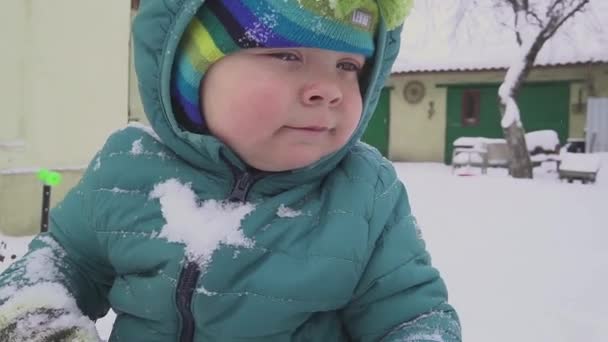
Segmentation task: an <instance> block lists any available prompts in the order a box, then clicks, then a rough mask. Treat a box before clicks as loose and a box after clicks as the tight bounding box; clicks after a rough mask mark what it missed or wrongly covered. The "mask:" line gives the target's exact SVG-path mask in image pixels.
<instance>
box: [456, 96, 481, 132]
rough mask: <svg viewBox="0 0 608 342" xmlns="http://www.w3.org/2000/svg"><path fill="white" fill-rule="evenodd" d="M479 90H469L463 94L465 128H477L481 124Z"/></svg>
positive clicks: (463, 123) (462, 118) (462, 114)
mask: <svg viewBox="0 0 608 342" xmlns="http://www.w3.org/2000/svg"><path fill="white" fill-rule="evenodd" d="M480 98H481V96H480V92H479V90H473V89H467V90H465V91H464V92H463V93H462V112H461V120H462V125H463V126H476V125H478V124H479V103H480Z"/></svg>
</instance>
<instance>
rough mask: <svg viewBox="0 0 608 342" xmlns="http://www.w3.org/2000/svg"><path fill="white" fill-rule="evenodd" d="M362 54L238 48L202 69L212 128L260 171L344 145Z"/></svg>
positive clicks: (357, 109)
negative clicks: (208, 67)
mask: <svg viewBox="0 0 608 342" xmlns="http://www.w3.org/2000/svg"><path fill="white" fill-rule="evenodd" d="M364 63H365V59H364V57H363V55H357V54H349V53H340V52H335V51H330V50H321V49H310V48H285V49H244V50H241V51H239V52H237V53H234V54H231V55H228V56H226V57H224V58H222V59H220V60H219V61H218V62H216V63H215V64H213V65H212V66H211V68H210V69H209V70H208V71H207V73H206V75H205V77H204V80H203V84H202V87H201V97H202V99H203V100H202V102H203V103H202V106H203V112H204V113H205V114H204V115H205V121H206V122H207V125H208V127H209V130H210V131H211V133H212V134H213V135H214V136H216V137H218V138H219V139H220V140H222V141H223V142H224V143H226V144H227V145H228V146H230V147H231V148H232V149H233V150H234V151H235V152H236V153H237V154H238V155H239V156H240V157H241V158H242V159H243V160H244V161H245V162H246V163H247V164H249V165H250V166H253V167H255V168H257V169H260V170H265V171H285V170H291V169H297V168H301V167H304V166H307V165H310V164H312V163H314V162H316V161H318V160H319V159H321V158H322V157H324V156H326V155H328V154H331V153H333V152H335V151H337V150H339V149H340V148H341V147H342V146H344V145H345V144H346V142H347V141H348V140H349V138H350V137H351V135H352V134H353V132H354V130H355V129H356V127H357V124H358V123H359V119H360V118H361V111H362V99H361V93H360V91H359V81H358V75H359V71H360V70H361V68H363V64H364Z"/></svg>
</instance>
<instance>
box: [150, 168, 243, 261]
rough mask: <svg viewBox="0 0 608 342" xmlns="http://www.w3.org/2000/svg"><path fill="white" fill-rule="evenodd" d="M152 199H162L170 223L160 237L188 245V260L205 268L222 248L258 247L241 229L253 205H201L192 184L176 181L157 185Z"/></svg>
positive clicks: (225, 203) (222, 203)
mask: <svg viewBox="0 0 608 342" xmlns="http://www.w3.org/2000/svg"><path fill="white" fill-rule="evenodd" d="M150 198H151V199H159V201H160V205H161V211H162V214H163V217H164V218H165V221H166V222H167V223H166V224H165V226H164V227H163V228H162V231H161V233H160V234H159V238H165V239H167V240H168V241H170V242H177V243H183V244H185V246H186V253H187V256H188V258H189V259H191V260H195V261H197V262H199V263H200V264H201V265H203V267H205V266H206V265H208V263H209V262H210V261H211V257H212V255H213V252H215V251H216V250H217V249H218V248H219V247H220V246H221V245H228V246H234V247H245V248H251V247H253V245H254V242H253V240H251V239H249V238H247V237H246V236H245V235H244V234H243V232H242V230H241V221H242V220H243V219H244V218H245V217H246V216H247V215H248V214H249V213H251V212H252V211H253V210H254V209H255V206H254V205H253V204H249V203H229V202H228V203H227V202H219V201H215V200H208V201H203V202H200V203H199V200H198V198H197V196H196V194H195V193H194V191H192V189H191V187H190V185H189V184H182V183H180V182H179V181H178V180H177V179H174V178H173V179H169V180H167V181H165V182H163V183H159V184H157V185H156V186H155V187H154V189H153V190H152V192H151V193H150Z"/></svg>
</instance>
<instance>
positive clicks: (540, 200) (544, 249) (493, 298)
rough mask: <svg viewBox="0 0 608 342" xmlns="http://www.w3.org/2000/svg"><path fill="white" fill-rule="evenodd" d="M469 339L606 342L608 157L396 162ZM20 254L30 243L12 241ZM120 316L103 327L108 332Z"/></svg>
mask: <svg viewBox="0 0 608 342" xmlns="http://www.w3.org/2000/svg"><path fill="white" fill-rule="evenodd" d="M395 166H396V168H397V170H398V173H399V176H400V178H401V179H402V180H403V181H404V182H405V183H406V186H407V188H408V191H409V194H410V200H411V204H412V208H413V210H414V212H415V214H416V216H417V218H418V221H419V223H420V225H421V227H422V230H423V234H424V238H425V240H426V241H427V246H428V248H429V250H430V252H431V254H432V256H433V262H434V264H435V265H436V266H437V267H438V268H439V269H440V271H441V272H442V274H443V277H444V278H445V280H446V282H447V284H448V288H449V291H450V301H451V303H452V304H453V305H454V306H455V307H456V308H457V310H458V312H459V314H460V316H461V319H462V324H463V335H464V336H463V337H464V341H466V342H485V341H492V342H512V341H520V342H528V341H529V342H533V341H534V342H537V341H551V342H566V341H567V342H578V341H585V342H605V341H608V305H607V304H608V206H607V203H608V154H606V155H604V156H603V170H602V171H601V172H600V176H599V177H598V181H597V183H596V184H593V185H582V184H580V183H574V184H568V183H565V182H564V183H560V182H559V181H558V180H557V179H556V175H555V174H554V173H553V174H545V173H540V174H537V176H538V177H537V179H535V180H515V179H512V178H509V177H507V176H505V175H504V172H503V171H500V170H490V172H489V174H488V175H487V176H472V177H459V176H456V175H453V174H452V172H451V169H450V168H449V167H447V166H444V165H441V164H409V163H396V164H395ZM1 240H4V241H5V242H6V244H7V249H4V248H0V254H2V255H4V256H8V258H7V259H6V260H5V261H4V262H2V263H0V270H2V269H4V268H5V267H6V265H7V264H8V262H10V255H11V254H16V255H17V256H19V255H22V254H23V252H24V251H25V249H26V244H27V242H28V241H29V238H21V239H14V238H5V237H2V238H1ZM113 319H114V316H113V315H112V314H110V315H108V317H106V318H104V319H103V320H100V321H99V322H98V323H97V326H98V329H99V331H100V333H101V336H102V337H104V338H107V337H108V336H109V333H110V330H111V326H112V321H113Z"/></svg>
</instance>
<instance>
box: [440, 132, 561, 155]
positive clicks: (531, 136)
mask: <svg viewBox="0 0 608 342" xmlns="http://www.w3.org/2000/svg"><path fill="white" fill-rule="evenodd" d="M525 138H526V146H527V147H528V151H529V152H532V151H534V150H536V149H542V150H543V151H556V147H557V146H558V145H560V142H559V137H558V135H557V133H556V132H555V131H553V130H550V129H547V130H540V131H532V132H528V133H526V135H525ZM506 143H507V141H506V140H505V139H502V138H485V137H460V138H457V139H456V140H454V142H453V143H452V145H453V146H454V147H470V148H475V149H479V150H485V147H486V146H487V145H490V144H506ZM556 152H557V151H556Z"/></svg>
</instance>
